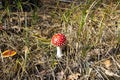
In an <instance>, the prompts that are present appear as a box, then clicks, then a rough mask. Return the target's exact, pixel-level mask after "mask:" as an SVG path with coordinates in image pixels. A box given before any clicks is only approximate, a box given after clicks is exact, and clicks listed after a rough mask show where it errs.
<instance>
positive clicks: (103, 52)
mask: <svg viewBox="0 0 120 80" xmlns="http://www.w3.org/2000/svg"><path fill="white" fill-rule="evenodd" d="M0 13H1V14H0V15H1V18H0V19H1V27H0V42H1V44H0V50H1V52H3V51H5V50H7V49H12V50H15V51H16V52H17V55H15V56H13V57H9V58H4V59H3V61H2V57H1V58H0V79H1V80H119V79H120V1H119V0H116V1H112V0H111V1H109V2H107V1H101V0H88V1H83V2H82V1H81V2H80V3H79V2H78V1H77V2H75V3H69V2H63V1H62V2H51V1H50V2H47V1H46V0H45V1H44V3H43V6H42V7H40V8H39V10H38V11H36V12H34V11H31V12H10V11H7V10H3V11H1V12H0ZM6 13H8V15H7V16H6V17H5V14H6ZM58 32H60V33H64V34H65V35H66V37H67V42H68V43H67V44H66V46H65V47H64V49H63V53H64V56H63V58H62V59H58V58H56V57H55V55H56V48H55V47H54V46H52V45H51V43H50V42H51V37H52V35H53V34H55V33H58Z"/></svg>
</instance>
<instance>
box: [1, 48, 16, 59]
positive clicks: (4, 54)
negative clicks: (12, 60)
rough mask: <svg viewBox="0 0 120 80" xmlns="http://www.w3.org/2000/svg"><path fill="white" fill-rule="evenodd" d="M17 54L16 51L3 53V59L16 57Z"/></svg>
mask: <svg viewBox="0 0 120 80" xmlns="http://www.w3.org/2000/svg"><path fill="white" fill-rule="evenodd" d="M15 54H16V51H14V50H6V51H4V52H3V53H2V57H3V58H4V57H11V56H14V55H15Z"/></svg>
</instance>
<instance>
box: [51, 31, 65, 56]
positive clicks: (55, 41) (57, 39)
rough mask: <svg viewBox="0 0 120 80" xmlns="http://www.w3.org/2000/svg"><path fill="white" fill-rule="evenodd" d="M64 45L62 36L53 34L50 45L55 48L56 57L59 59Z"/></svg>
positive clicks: (63, 36)
mask: <svg viewBox="0 0 120 80" xmlns="http://www.w3.org/2000/svg"><path fill="white" fill-rule="evenodd" d="M65 43H66V37H65V35H64V34H61V33H57V34H54V35H53V37H52V39H51V44H52V45H54V46H56V47H57V57H58V58H61V57H62V56H63V54H62V49H61V48H62V47H63V46H64V45H65Z"/></svg>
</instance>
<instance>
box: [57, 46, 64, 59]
mask: <svg viewBox="0 0 120 80" xmlns="http://www.w3.org/2000/svg"><path fill="white" fill-rule="evenodd" d="M62 56H63V54H62V49H61V48H60V47H57V57H58V58H61V57H62Z"/></svg>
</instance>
